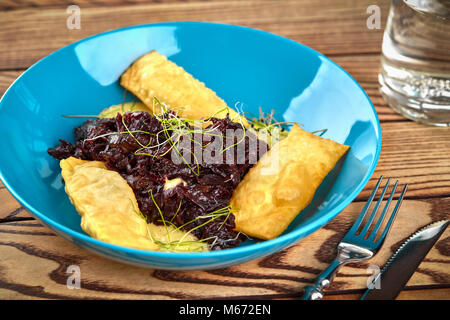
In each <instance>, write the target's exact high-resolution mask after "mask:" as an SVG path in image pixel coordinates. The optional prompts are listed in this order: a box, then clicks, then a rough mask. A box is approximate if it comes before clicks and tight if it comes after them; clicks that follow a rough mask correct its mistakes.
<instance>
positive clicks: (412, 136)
mask: <svg viewBox="0 0 450 320" xmlns="http://www.w3.org/2000/svg"><path fill="white" fill-rule="evenodd" d="M381 131H382V136H383V137H382V139H383V145H382V148H381V154H380V160H379V162H378V165H377V167H376V169H375V172H374V174H373V177H372V179H371V180H370V181H369V183H368V184H367V186H366V188H365V189H364V191H363V192H361V194H360V195H359V196H358V198H357V199H360V200H362V199H367V198H368V196H369V194H370V192H371V190H373V187H374V186H375V184H376V181H377V180H378V178H379V176H380V175H383V176H385V177H391V178H393V179H398V180H399V181H400V183H401V184H405V183H407V184H408V185H409V186H408V192H407V197H408V198H423V197H441V196H449V195H450V130H448V128H442V127H431V126H426V125H423V124H419V123H415V122H412V121H403V122H385V123H382V124H381ZM399 192H400V190H398V192H397V194H398V193H399Z"/></svg>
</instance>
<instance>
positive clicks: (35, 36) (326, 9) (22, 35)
mask: <svg viewBox="0 0 450 320" xmlns="http://www.w3.org/2000/svg"><path fill="white" fill-rule="evenodd" d="M373 4H377V5H379V7H380V8H381V18H382V19H381V20H382V21H383V22H384V21H385V19H386V17H387V10H388V5H389V4H388V3H387V2H386V1H381V0H377V1H374V0H361V1H356V0H343V1H339V2H336V1H334V0H324V1H315V0H304V1H248V0H245V1H214V2H206V1H205V2H187V3H184V2H183V3H157V4H156V3H151V4H142V5H129V6H126V5H125V6H120V7H119V8H117V7H109V6H104V7H83V6H81V29H80V30H69V29H67V28H66V20H67V18H68V16H69V15H68V14H67V13H66V10H65V8H46V9H40V8H37V9H36V8H24V9H18V10H9V11H3V12H0V57H1V58H2V59H0V69H22V68H26V67H28V66H30V65H31V64H32V63H34V62H36V61H37V60H38V59H40V58H42V57H44V56H46V55H48V54H49V53H51V52H52V51H54V50H56V49H58V48H61V47H63V46H64V45H67V44H69V43H71V42H74V41H76V40H79V39H82V38H84V37H87V36H90V35H93V34H96V33H99V32H103V31H107V30H111V29H115V28H120V27H124V26H129V25H133V24H143V23H152V22H160V21H177V20H184V21H193V20H194V21H197V20H199V19H200V20H202V21H212V22H222V23H230V24H241V25H245V26H249V27H253V28H257V29H263V30H266V31H269V32H273V33H276V34H280V35H282V36H285V37H288V38H291V39H293V40H295V41H298V42H301V43H304V44H306V45H308V46H310V47H312V48H314V49H316V50H318V51H320V52H323V53H324V54H326V55H344V54H346V55H348V54H354V53H379V52H380V43H381V39H382V33H383V30H382V28H381V29H379V30H377V29H374V30H370V29H368V28H367V23H366V20H367V19H368V17H369V14H367V11H366V10H367V8H368V6H369V5H373ZM43 35H45V36H43ZM43 37H45V41H43Z"/></svg>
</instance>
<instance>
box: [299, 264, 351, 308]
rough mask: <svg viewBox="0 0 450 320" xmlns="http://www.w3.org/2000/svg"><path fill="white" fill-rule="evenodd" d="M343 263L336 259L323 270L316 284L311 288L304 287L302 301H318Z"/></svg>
mask: <svg viewBox="0 0 450 320" xmlns="http://www.w3.org/2000/svg"><path fill="white" fill-rule="evenodd" d="M342 265H343V263H342V261H339V260H338V259H334V260H333V262H332V263H331V264H330V265H329V267H328V268H326V269H325V271H323V272H322V273H321V274H320V275H319V276H318V277H317V280H316V282H315V283H314V284H313V285H312V286H306V287H305V288H304V289H303V291H304V293H303V297H302V300H320V299H322V298H323V291H322V290H323V289H325V288H327V287H328V286H329V285H330V283H331V281H333V278H334V276H335V274H336V272H337V271H338V269H339V268H340V266H342Z"/></svg>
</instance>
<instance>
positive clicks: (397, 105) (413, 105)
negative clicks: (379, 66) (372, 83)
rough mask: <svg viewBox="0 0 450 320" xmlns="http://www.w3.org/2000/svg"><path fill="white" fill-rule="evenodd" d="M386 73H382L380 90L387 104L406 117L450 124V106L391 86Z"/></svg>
mask: <svg viewBox="0 0 450 320" xmlns="http://www.w3.org/2000/svg"><path fill="white" fill-rule="evenodd" d="M384 77H385V75H383V74H382V73H380V74H379V75H378V81H379V83H380V91H381V95H382V96H383V98H384V100H385V101H386V102H387V104H388V105H389V106H390V107H391V108H392V109H393V110H394V111H396V112H397V113H399V114H401V115H402V116H404V117H405V118H408V119H410V120H414V121H417V122H421V123H424V124H428V125H434V126H443V127H445V126H450V106H449V105H442V104H431V103H428V102H424V101H422V100H420V99H417V98H415V97H409V96H406V95H404V94H403V93H400V92H398V91H396V90H394V89H393V88H391V87H390V86H389V85H388V83H389V82H391V81H386V79H385V78H384Z"/></svg>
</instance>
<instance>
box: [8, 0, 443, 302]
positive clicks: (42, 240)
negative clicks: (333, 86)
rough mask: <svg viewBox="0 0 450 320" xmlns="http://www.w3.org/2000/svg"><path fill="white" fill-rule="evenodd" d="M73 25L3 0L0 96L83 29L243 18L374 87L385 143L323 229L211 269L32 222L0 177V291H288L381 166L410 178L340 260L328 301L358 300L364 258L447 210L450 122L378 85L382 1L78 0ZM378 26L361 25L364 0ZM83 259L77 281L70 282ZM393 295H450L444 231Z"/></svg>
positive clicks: (349, 215)
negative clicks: (379, 228)
mask: <svg viewBox="0 0 450 320" xmlns="http://www.w3.org/2000/svg"><path fill="white" fill-rule="evenodd" d="M70 4H77V5H79V6H80V8H81V29H80V30H68V29H67V28H66V19H67V17H68V14H67V13H66V7H67V6H68V2H67V1H65V0H21V1H12V0H0V94H3V92H4V91H5V90H6V89H7V87H8V86H9V85H10V84H11V83H12V82H13V81H14V80H15V79H16V78H17V77H18V76H19V75H20V74H21V73H22V72H23V71H24V70H25V69H26V68H28V67H29V66H30V65H31V64H33V63H34V62H36V61H37V60H39V59H40V58H42V57H44V56H45V55H47V54H49V53H50V52H52V51H54V50H56V49H58V48H60V47H62V46H64V45H66V44H69V43H71V42H73V41H76V40H79V39H82V38H84V37H86V36H89V35H92V34H95V33H98V32H103V31H107V30H110V29H114V28H118V27H123V26H127V25H132V24H142V23H150V22H159V21H175V20H184V21H186V20H201V21H214V22H224V23H231V24H240V25H245V26H250V27H254V28H258V29H263V30H266V31H269V32H273V33H277V34H279V35H282V36H286V37H289V38H291V39H293V40H296V41H298V42H301V43H304V44H306V45H308V46H310V47H312V48H313V49H316V50H318V51H320V52H322V53H324V54H326V55H327V56H329V57H330V58H331V59H332V60H334V61H335V62H336V63H338V64H339V65H341V66H342V67H343V68H345V69H346V70H347V71H348V72H349V73H350V74H351V75H352V76H353V77H354V78H355V79H356V80H357V81H358V82H359V83H360V84H361V85H362V87H363V88H364V90H365V91H366V92H367V93H368V95H369V96H370V98H371V100H372V102H373V104H374V105H375V108H376V110H377V112H378V115H379V117H380V121H381V127H382V134H383V147H382V151H381V156H380V161H379V164H378V166H377V169H376V171H375V174H374V176H373V179H371V181H370V182H369V184H368V185H367V187H366V188H365V189H364V190H363V192H362V193H361V194H360V195H359V196H358V197H357V199H356V201H355V202H354V203H352V204H351V205H349V206H348V207H347V208H346V209H345V210H344V211H343V212H342V213H340V214H339V216H338V217H337V218H336V219H335V220H333V221H332V222H330V223H329V224H328V225H327V226H325V227H324V228H322V229H320V230H319V231H317V232H315V233H314V234H312V235H311V236H309V237H307V238H306V239H304V240H303V241H301V242H299V243H298V244H296V245H294V246H292V247H290V248H288V249H286V250H284V251H282V252H279V253H277V254H274V255H272V256H270V257H267V258H263V259H259V260H256V261H252V262H249V263H245V264H242V265H238V266H234V267H229V268H224V269H219V270H212V271H189V272H177V271H162V270H149V269H143V268H137V267H132V266H128V265H124V264H121V263H117V262H113V261H110V260H106V259H104V258H101V257H98V256H96V255H93V254H91V253H89V252H87V251H85V250H82V249H80V248H78V247H76V246H75V245H73V244H72V243H70V242H68V241H66V240H65V239H63V238H61V237H59V236H56V235H54V234H53V233H52V232H51V231H50V230H49V229H47V228H46V227H43V226H41V225H40V223H39V222H38V221H37V220H35V219H34V218H33V217H31V216H30V214H29V213H28V212H27V211H26V210H25V209H23V208H22V207H21V205H20V204H19V203H18V202H17V201H16V200H15V199H14V198H13V197H12V196H11V195H10V193H9V192H8V191H7V189H6V188H5V187H3V185H1V184H0V203H1V205H0V257H1V258H0V299H36V298H37V299H61V298H62V299H64V298H70V299H83V298H91V299H104V298H120V299H136V298H139V299H140V298H145V299H199V298H200V299H208V298H227V297H232V298H258V299H259V298H261V299H262V298H264V299H267V298H269V299H270V298H272V299H296V298H298V297H299V296H300V293H301V290H302V287H303V286H304V285H305V284H308V283H311V282H312V281H313V280H314V279H315V277H316V276H317V275H318V274H319V273H320V272H321V271H322V270H323V269H325V268H326V266H327V265H328V263H329V262H330V261H331V259H332V258H333V256H334V254H335V247H336V244H337V243H338V242H339V239H340V238H341V237H342V236H343V234H344V233H345V230H347V229H348V228H349V227H350V226H351V224H352V222H353V221H354V220H355V218H356V217H357V215H358V213H359V211H360V210H361V208H362V206H363V205H364V201H365V200H366V199H367V197H368V194H369V193H370V192H371V189H372V187H373V186H374V184H375V181H376V180H377V178H378V176H379V175H384V176H390V177H393V178H396V179H399V180H400V181H401V183H408V184H409V191H408V193H407V197H406V200H405V201H404V204H403V206H402V209H401V211H400V213H399V215H398V218H397V221H396V223H395V224H394V227H393V229H392V231H391V234H390V236H389V238H388V240H387V242H386V245H385V246H384V247H383V249H382V251H381V252H380V253H379V255H377V256H376V258H374V259H372V260H370V261H369V262H366V263H359V264H350V265H348V266H345V267H343V268H342V269H341V271H340V272H339V273H338V275H337V277H336V278H335V281H334V282H333V285H332V286H331V287H330V288H329V289H328V290H327V295H326V298H327V299H358V298H359V297H360V296H361V294H362V292H363V291H364V288H365V287H366V282H367V279H368V277H369V276H370V273H368V271H367V268H368V266H370V265H377V266H382V265H383V264H384V263H385V262H386V260H387V259H388V257H389V256H390V255H391V254H392V252H393V251H395V250H396V248H398V247H399V245H400V243H401V242H402V241H403V240H404V239H406V238H407V237H408V236H409V235H410V234H411V233H412V232H414V231H416V230H418V229H419V228H420V227H422V226H424V225H425V224H427V223H429V222H432V221H436V220H439V219H444V218H447V219H448V218H449V217H450V129H449V128H437V127H428V126H424V125H421V124H417V123H414V122H411V121H408V120H406V119H405V118H403V117H401V116H400V115H398V114H396V113H395V112H394V111H392V110H391V109H390V108H389V107H388V106H387V105H386V103H385V102H384V100H383V99H382V97H381V96H380V93H379V91H378V83H377V72H378V68H379V59H380V47H381V39H382V33H383V27H384V22H385V20H386V17H387V11H388V6H389V1H381V0H377V1H375V0H338V1H337V0H322V1H316V0H302V1H300V0H298V1H247V0H245V1H206V0H205V1H201V0H190V1H181V0H170V1H144V0H112V1H107V0H97V1H87V0H78V1H77V0H75V1H71V2H70ZM373 4H377V5H378V6H379V7H380V9H381V19H382V21H383V23H382V27H381V29H379V30H369V29H368V28H367V26H366V19H367V18H368V16H369V14H368V13H367V12H366V10H367V7H368V6H369V5H373ZM74 264H75V265H79V266H80V270H81V289H80V290H75V289H73V290H70V289H68V288H67V286H66V281H67V278H68V276H69V274H68V273H66V271H67V268H68V266H70V265H74ZM398 299H450V229H449V230H447V231H446V232H445V233H444V234H443V235H442V236H441V238H440V239H439V241H438V242H437V243H436V245H435V246H434V248H433V249H432V250H431V251H430V252H429V254H428V255H427V257H426V258H425V259H424V261H423V262H422V263H421V264H420V266H419V268H418V269H417V271H416V272H415V274H414V275H413V277H412V278H411V279H410V281H409V282H408V284H407V286H406V288H405V290H404V291H402V293H401V294H400V295H399V297H398Z"/></svg>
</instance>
